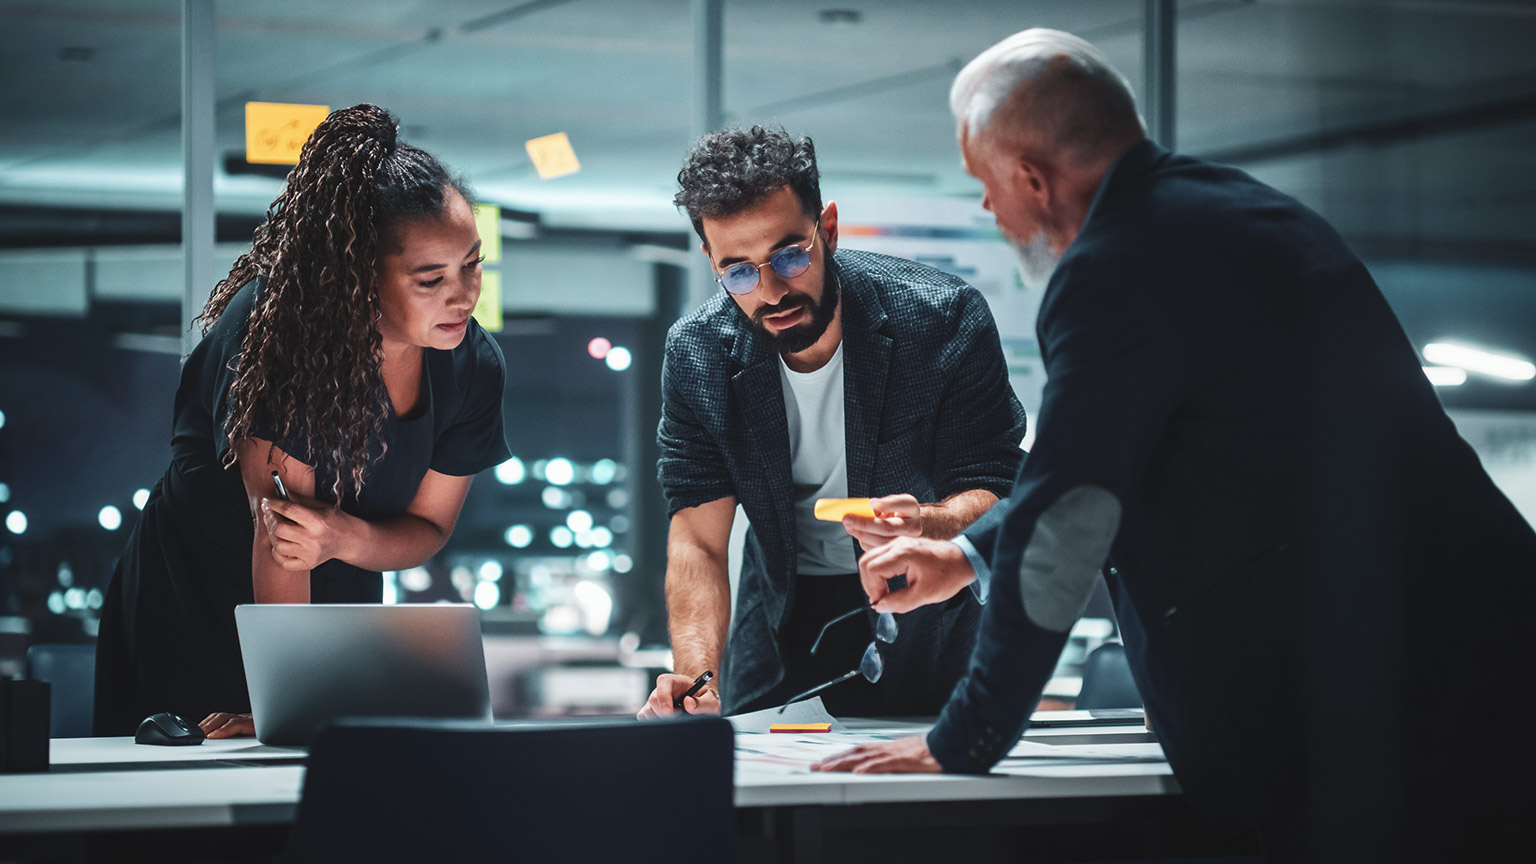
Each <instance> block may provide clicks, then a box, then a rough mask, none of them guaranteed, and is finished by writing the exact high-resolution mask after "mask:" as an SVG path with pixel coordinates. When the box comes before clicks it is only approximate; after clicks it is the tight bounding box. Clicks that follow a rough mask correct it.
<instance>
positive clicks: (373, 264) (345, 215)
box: [198, 104, 474, 506]
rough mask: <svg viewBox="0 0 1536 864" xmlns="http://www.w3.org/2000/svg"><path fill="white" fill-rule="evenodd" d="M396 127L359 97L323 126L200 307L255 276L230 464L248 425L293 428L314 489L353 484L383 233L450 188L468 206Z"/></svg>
mask: <svg viewBox="0 0 1536 864" xmlns="http://www.w3.org/2000/svg"><path fill="white" fill-rule="evenodd" d="M398 129H399V125H398V124H397V123H396V121H395V118H394V117H392V116H391V115H390V114H389V112H388V111H385V110H384V109H382V108H379V107H377V106H375V105H366V104H365V105H357V106H354V107H352V108H344V109H341V110H339V111H336V112H333V113H332V114H331V115H330V116H329V117H327V118H326V119H325V120H324V121H323V122H321V123H320V125H319V126H318V127H316V128H315V131H314V133H313V134H311V135H310V136H309V140H308V141H306V142H305V143H304V148H303V150H301V151H300V154H299V164H298V165H296V166H294V168H293V171H291V172H290V173H289V174H288V182H287V185H286V186H285V187H284V188H283V191H282V194H280V195H279V196H278V197H277V200H275V201H273V202H272V205H271V207H269V208H268V209H267V218H266V221H265V222H264V223H262V225H261V227H259V228H257V229H256V234H255V238H254V239H253V241H252V243H251V251H250V252H248V253H246V254H244V255H241V256H240V257H239V258H238V259H237V260H236V261H235V265H234V268H233V269H231V270H230V271H229V275H228V276H227V277H225V278H224V280H223V281H221V282H219V284H218V285H216V286H215V287H214V289H213V293H212V294H211V295H210V296H209V298H208V305H207V306H205V307H203V312H202V314H201V315H199V316H198V320H200V321H201V322H202V324H203V332H204V333H207V332H208V329H209V328H211V327H212V326H213V325H214V323H215V322H216V321H218V320H219V317H220V316H221V315H223V314H224V310H225V309H226V308H227V307H228V306H229V302H230V301H231V300H232V299H234V296H235V294H236V293H238V292H239V291H240V289H241V288H242V287H243V286H244V285H245V284H246V283H248V282H250V281H251V280H252V279H255V278H257V277H258V276H260V277H265V279H266V282H265V285H264V286H263V288H262V291H261V294H260V296H258V297H257V298H256V304H255V306H254V307H253V308H252V310H251V317H250V321H249V322H248V323H247V325H246V332H245V341H244V342H243V343H242V347H241V351H240V359H239V361H238V364H239V365H238V368H237V369H236V372H235V380H234V382H233V383H232V384H231V385H230V388H229V416H228V418H227V420H226V422H225V428H224V430H223V431H224V433H225V434H226V435H228V436H229V442H230V445H231V447H230V450H229V454H228V456H227V457H226V462H227V464H233V463H234V460H235V449H234V445H235V444H237V443H238V442H239V441H241V440H242V439H247V438H251V437H254V436H255V435H256V433H257V432H258V431H264V432H267V434H271V435H273V436H274V438H275V443H281V442H283V441H288V440H293V439H294V438H295V437H297V438H299V439H301V440H302V441H303V442H304V444H305V445H306V447H307V448H308V450H309V455H310V458H311V460H312V461H313V462H314V463H315V464H314V465H313V467H314V468H315V469H316V481H317V482H316V490H315V491H316V492H317V493H321V492H322V491H324V490H323V487H322V486H321V483H320V482H319V481H320V478H322V477H323V478H326V479H328V480H329V481H330V484H329V487H330V488H329V490H328V491H329V492H330V498H331V502H332V504H333V505H335V506H340V504H341V502H342V500H343V498H344V497H347V496H352V497H355V496H356V495H357V494H358V493H359V492H360V491H361V490H362V488H363V481H364V478H365V476H366V469H367V467H368V444H369V439H370V438H372V437H373V436H374V435H375V434H376V433H377V432H378V431H379V429H380V428H381V427H382V426H383V424H384V420H385V418H386V417H388V416H389V411H390V403H389V391H388V390H387V389H386V388H385V386H384V378H383V375H381V374H380V371H379V362H380V360H381V359H382V356H383V355H382V351H383V340H382V339H381V337H380V335H379V327H378V321H379V315H380V312H379V289H378V277H379V268H380V265H381V263H382V259H383V257H384V255H385V254H386V253H387V252H388V251H389V244H391V243H394V242H396V241H395V238H394V235H393V231H392V229H393V228H395V227H396V226H398V225H399V224H401V223H404V222H407V221H414V220H417V219H425V218H432V217H435V216H438V215H439V214H441V213H442V210H443V203H444V197H445V193H446V192H447V190H448V189H449V188H450V187H451V188H453V189H455V190H457V191H458V192H459V194H461V195H463V196H464V200H466V201H468V202H470V204H471V205H473V203H474V198H473V197H472V195H471V194H470V192H469V189H468V186H467V184H466V183H464V181H462V180H460V179H458V178H456V177H453V176H452V175H450V174H449V173H448V171H447V170H446V169H445V168H444V167H443V165H442V163H440V162H438V160H437V159H435V158H434V157H433V156H432V155H431V154H429V153H426V152H425V151H422V150H419V149H417V148H415V147H412V146H410V145H409V144H406V143H405V142H403V141H399V140H397V137H396V136H397V133H398ZM268 430H270V431H268ZM378 456H379V457H382V456H383V453H382V452H380V453H379V454H378Z"/></svg>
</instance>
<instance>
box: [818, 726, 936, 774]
mask: <svg viewBox="0 0 1536 864" xmlns="http://www.w3.org/2000/svg"><path fill="white" fill-rule="evenodd" d="M811 770H812V771H847V772H851V773H854V774H938V773H940V772H942V771H943V770H944V769H943V768H942V767H940V766H939V760H937V759H935V758H933V754H932V753H930V752H928V739H927V738H925V737H924V736H922V735H914V736H912V737H911V738H898V739H896V740H895V741H881V742H880V743H878V744H860V745H859V746H857V747H855V748H853V749H852V750H848V751H846V752H843V753H839V754H837V755H836V756H828V757H827V758H825V759H823V760H821V761H820V762H817V763H816V764H815V765H812V766H811Z"/></svg>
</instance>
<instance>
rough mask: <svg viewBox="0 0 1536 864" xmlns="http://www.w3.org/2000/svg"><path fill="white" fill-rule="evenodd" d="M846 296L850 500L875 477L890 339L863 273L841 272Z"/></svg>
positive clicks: (876, 298) (845, 375) (863, 494)
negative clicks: (876, 449) (876, 451)
mask: <svg viewBox="0 0 1536 864" xmlns="http://www.w3.org/2000/svg"><path fill="white" fill-rule="evenodd" d="M838 271H839V275H838V278H839V279H840V280H841V281H840V285H841V286H842V295H843V301H842V302H843V416H844V423H845V424H846V429H845V433H844V434H845V437H846V438H847V439H848V495H849V497H852V498H865V497H868V496H869V494H870V486H871V484H872V483H873V482H874V474H875V442H876V441H877V440H878V438H879V435H880V415H881V411H882V409H883V408H884V405H885V378H886V374H887V373H888V372H889V371H890V367H891V339H890V337H889V336H886V335H884V334H883V333H881V332H880V327H881V326H882V325H883V324H884V323H885V308H884V307H883V306H881V305H880V298H879V295H878V294H877V292H876V291H875V288H874V286H873V285H870V284H868V283H867V282H866V281H865V280H864V278H863V276H862V274H859V273H856V272H850V271H849V270H845V269H844V268H842V267H841V266H840V267H838Z"/></svg>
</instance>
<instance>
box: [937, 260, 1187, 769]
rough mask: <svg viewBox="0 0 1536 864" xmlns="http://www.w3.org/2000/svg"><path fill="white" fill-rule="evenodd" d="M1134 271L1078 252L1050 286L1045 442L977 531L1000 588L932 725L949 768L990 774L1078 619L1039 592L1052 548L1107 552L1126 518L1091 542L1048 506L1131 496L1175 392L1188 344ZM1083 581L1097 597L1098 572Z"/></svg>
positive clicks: (1044, 326)
mask: <svg viewBox="0 0 1536 864" xmlns="http://www.w3.org/2000/svg"><path fill="white" fill-rule="evenodd" d="M1135 277H1136V274H1135V272H1133V271H1132V268H1130V267H1126V266H1122V265H1120V264H1119V263H1118V262H1115V261H1113V260H1104V259H1099V260H1097V261H1094V262H1091V263H1090V262H1088V261H1085V260H1084V259H1083V258H1082V257H1074V258H1069V259H1067V260H1064V261H1063V262H1062V265H1061V268H1060V270H1059V271H1058V272H1057V274H1056V275H1055V277H1054V278H1053V280H1052V290H1050V291H1048V292H1047V301H1046V304H1045V305H1044V306H1042V309H1041V316H1040V323H1039V328H1038V329H1039V334H1040V337H1041V348H1042V355H1043V358H1044V360H1045V367H1046V375H1047V384H1046V388H1045V394H1044V400H1043V405H1042V408H1041V411H1040V415H1039V417H1038V418H1037V422H1038V424H1039V425H1038V426H1037V427H1036V437H1035V443H1034V446H1033V448H1032V449H1031V450H1030V453H1029V456H1028V458H1027V459H1026V460H1025V464H1024V467H1023V469H1022V471H1021V472H1020V475H1019V480H1018V482H1017V483H1016V484H1015V486H1014V489H1013V491H1012V492H1011V493H1010V496H1009V501H1008V502H1007V503H1006V505H1000V506H1006V513H1005V515H1002V516H1001V519H999V516H998V514H997V513H991V514H989V515H988V516H984V517H983V518H982V519H981V520H978V522H977V524H976V526H975V527H976V530H975V531H974V532H973V533H972V532H968V536H969V539H970V540H971V542H972V543H973V544H974V545H976V548H977V549H978V550H979V551H981V552H982V553H983V554H984V555H987V556H988V563H989V565H990V567H991V569H992V582H991V599H990V601H989V602H988V603H987V605H986V607H985V610H984V612H983V613H982V622H981V630H980V633H979V634H978V636H977V642H976V650H975V653H974V654H973V655H972V658H971V666H970V670H969V672H968V673H967V675H966V677H965V678H963V679H962V680H961V681H960V683H959V684H958V685H956V688H955V691H954V693H953V694H952V695H951V697H950V700H949V702H948V704H947V705H946V706H945V708H944V711H943V713H942V714H941V715H940V717H939V721H938V723H937V724H936V725H935V726H934V728H933V730H932V731H931V732H930V733H929V735H928V746H929V749H930V750H931V751H932V752H933V755H934V757H935V758H936V759H937V760H938V761H939V764H940V765H942V766H943V767H944V770H946V771H950V772H961V773H981V772H985V771H987V770H989V769H990V768H991V766H992V765H993V764H994V763H995V762H997V760H998V759H1000V758H1002V757H1003V756H1005V755H1007V752H1008V750H1009V749H1011V748H1012V747H1013V745H1014V743H1015V742H1017V741H1018V739H1019V736H1020V735H1022V734H1023V732H1024V729H1025V727H1026V726H1027V725H1028V719H1029V714H1030V713H1031V712H1032V711H1033V710H1034V707H1035V705H1037V704H1038V703H1039V700H1040V695H1041V692H1042V691H1043V690H1044V687H1045V684H1046V683H1047V681H1049V679H1050V677H1051V675H1052V673H1053V672H1054V670H1055V667H1056V663H1057V661H1058V659H1059V657H1060V653H1061V649H1062V647H1063V646H1064V645H1065V644H1066V640H1067V636H1068V634H1069V633H1070V631H1071V620H1068V618H1067V617H1064V616H1063V615H1062V614H1061V613H1060V611H1059V610H1058V611H1056V613H1055V614H1052V613H1051V610H1049V609H1047V608H1044V607H1048V606H1050V605H1051V604H1050V603H1049V601H1050V600H1051V595H1050V594H1049V592H1048V591H1042V590H1041V586H1040V584H1039V583H1040V581H1042V577H1041V575H1040V574H1041V573H1046V574H1049V573H1051V572H1052V568H1053V567H1056V566H1058V565H1059V563H1060V562H1059V561H1054V560H1053V557H1060V556H1062V555H1063V554H1065V555H1066V557H1067V558H1068V559H1072V558H1074V556H1075V557H1076V560H1079V561H1080V560H1082V556H1083V555H1090V556H1107V553H1108V543H1109V541H1110V540H1112V539H1113V531H1114V527H1115V525H1117V524H1118V522H1117V521H1115V522H1114V524H1111V525H1101V526H1100V527H1102V528H1105V529H1106V530H1107V531H1108V532H1109V533H1108V534H1107V535H1104V534H1103V533H1102V532H1100V534H1099V535H1097V537H1098V539H1097V540H1095V541H1094V542H1092V543H1088V542H1086V541H1084V540H1082V539H1081V538H1082V537H1084V536H1086V535H1084V534H1082V533H1081V532H1078V533H1074V532H1072V531H1070V530H1069V531H1061V530H1055V531H1046V530H1044V529H1043V528H1042V526H1041V524H1040V523H1041V520H1042V516H1044V517H1045V518H1046V519H1047V520H1052V521H1054V522H1056V523H1062V522H1065V523H1066V524H1068V526H1069V527H1071V525H1072V523H1073V519H1074V518H1077V519H1078V521H1079V522H1080V521H1081V517H1082V513H1083V511H1082V510H1081V509H1079V510H1078V511H1077V513H1076V517H1074V516H1073V514H1070V513H1069V514H1067V517H1066V518H1065V519H1063V518H1062V516H1063V513H1062V507H1058V506H1056V505H1058V504H1062V505H1063V507H1065V506H1066V503H1065V502H1068V501H1071V500H1075V499H1077V498H1078V497H1079V496H1081V495H1083V494H1093V495H1099V496H1100V499H1101V500H1110V501H1113V502H1117V503H1116V505H1115V506H1116V508H1118V507H1123V506H1124V505H1125V504H1126V502H1127V501H1128V499H1129V497H1130V492H1131V490H1132V489H1134V488H1135V487H1136V485H1137V483H1138V480H1139V478H1140V476H1141V474H1142V472H1143V471H1144V470H1145V466H1146V464H1147V461H1148V458H1149V454H1150V453H1151V452H1152V449H1153V447H1154V446H1155V444H1156V442H1157V440H1158V437H1159V434H1160V432H1161V430H1162V429H1163V427H1164V426H1165V424H1166V423H1167V420H1168V417H1169V416H1170V413H1171V411H1172V410H1173V407H1174V405H1175V404H1176V400H1177V394H1178V389H1179V386H1180V385H1179V384H1178V383H1177V382H1179V381H1180V379H1181V371H1180V370H1181V368H1183V366H1184V362H1185V361H1184V358H1183V356H1182V355H1181V352H1182V350H1183V346H1181V345H1180V343H1179V340H1178V339H1177V338H1176V337H1175V335H1174V333H1173V328H1172V327H1171V326H1169V322H1167V321H1166V320H1164V318H1163V316H1162V313H1161V312H1160V310H1159V309H1158V308H1157V307H1156V306H1155V305H1154V304H1153V303H1151V302H1149V300H1148V298H1147V297H1146V296H1145V295H1144V294H1143V293H1142V290H1141V287H1140V286H1141V285H1142V284H1143V281H1142V280H1139V279H1137V278H1135ZM1064 496H1065V497H1064ZM1069 509H1070V508H1069ZM1103 512H1104V510H1103V509H1102V508H1100V509H1098V510H1094V511H1092V512H1091V513H1090V514H1089V520H1090V522H1091V521H1093V520H1095V519H1097V520H1099V521H1100V522H1101V523H1102V522H1105V521H1106V520H1107V519H1108V517H1103V516H1102V514H1103ZM1115 512H1116V514H1118V509H1116V511H1115ZM1115 519H1116V520H1117V519H1118V515H1116V517H1115ZM1110 521H1113V520H1110ZM999 523H1000V524H999ZM1057 527H1058V528H1059V525H1058V526H1057ZM1037 528H1038V529H1041V530H1038V531H1037ZM1089 533H1090V534H1091V533H1092V532H1089ZM1047 535H1050V536H1047ZM994 537H995V538H996V542H995V543H992V542H989V541H990V540H991V539H992V538H994ZM1100 541H1102V542H1100ZM1032 544H1033V545H1032ZM1074 544H1076V545H1075V546H1074ZM1100 546H1102V549H1101V548H1100ZM1103 561H1104V557H1099V558H1098V561H1097V564H1102V563H1103ZM1078 569H1079V570H1081V569H1082V568H1081V567H1079V568H1078ZM1078 583H1081V602H1083V603H1086V601H1087V597H1088V594H1089V592H1090V591H1091V589H1092V584H1093V583H1092V581H1087V580H1082V579H1078V580H1076V582H1074V585H1077V584H1078ZM1026 598H1032V599H1031V601H1030V602H1032V603H1033V604H1034V606H1033V608H1027V607H1026ZM1042 598H1044V600H1045V601H1046V602H1042ZM1056 605H1057V606H1060V605H1061V604H1060V603H1058V604H1056ZM1077 611H1078V612H1079V613H1080V612H1081V606H1079V607H1078V610H1077ZM1042 618H1043V619H1044V624H1045V626H1042V621H1041V619H1042ZM1063 622H1065V623H1064V624H1063Z"/></svg>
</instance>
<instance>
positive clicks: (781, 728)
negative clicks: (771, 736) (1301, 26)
mask: <svg viewBox="0 0 1536 864" xmlns="http://www.w3.org/2000/svg"><path fill="white" fill-rule="evenodd" d="M768 731H769V732H831V731H832V724H831V723H773V724H771V725H769V727H768Z"/></svg>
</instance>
